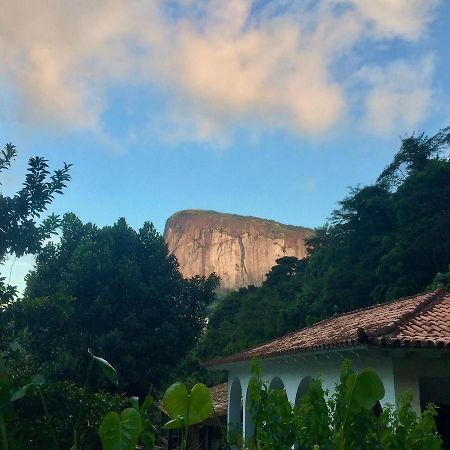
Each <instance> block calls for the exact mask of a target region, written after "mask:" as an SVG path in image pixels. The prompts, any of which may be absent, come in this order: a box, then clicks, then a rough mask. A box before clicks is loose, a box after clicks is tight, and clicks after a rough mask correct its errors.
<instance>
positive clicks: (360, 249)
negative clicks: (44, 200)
mask: <svg viewBox="0 0 450 450" xmlns="http://www.w3.org/2000/svg"><path fill="white" fill-rule="evenodd" d="M449 147H450V128H446V129H444V130H442V131H440V132H439V133H438V134H436V135H435V136H432V137H427V136H425V135H423V134H421V135H418V136H416V135H413V136H410V137H407V138H405V139H403V140H402V145H401V148H400V150H399V152H398V153H397V154H396V155H395V157H394V160H393V162H392V163H391V164H389V165H388V167H387V168H386V169H385V170H384V171H383V172H382V173H381V174H380V176H379V178H378V180H377V181H376V183H374V184H373V185H369V186H365V187H358V188H355V189H352V190H351V192H350V194H349V195H348V197H346V198H345V199H344V200H342V201H341V202H340V206H339V208H338V209H337V210H336V211H334V212H333V213H332V215H331V217H330V222H329V223H328V224H326V225H325V226H324V227H322V228H319V229H317V230H316V234H315V236H314V237H312V238H310V239H309V240H307V244H308V250H309V254H308V257H307V258H305V259H304V260H301V261H298V260H296V259H295V258H291V257H288V258H281V259H279V260H278V261H277V265H276V266H275V267H273V268H272V270H271V271H270V272H269V274H268V276H267V280H266V281H265V283H264V284H263V286H261V287H256V288H255V287H252V286H250V287H248V288H246V289H241V290H239V292H233V293H230V294H229V295H228V296H227V297H225V299H224V300H223V301H221V302H220V303H219V304H218V305H217V307H216V308H215V310H214V313H213V314H212V316H211V318H210V321H209V326H208V330H207V333H206V336H204V337H203V338H202V339H201V341H200V343H199V345H198V348H197V350H196V355H198V357H199V358H200V359H201V360H208V359H211V358H215V357H217V356H221V355H226V354H232V353H234V352H237V351H240V350H242V349H245V348H249V347H252V346H254V345H257V344H259V343H262V342H264V341H267V340H270V339H272V338H274V337H277V336H280V335H282V334H284V333H288V332H290V331H293V330H297V329H299V328H301V327H303V326H305V325H309V324H312V323H315V322H317V321H318V320H321V319H323V318H326V317H330V316H332V315H333V314H336V313H343V312H346V311H349V310H353V309H357V308H362V307H366V306H369V305H371V304H375V303H379V302H383V301H387V300H392V299H395V298H400V297H402V296H406V295H412V294H416V293H418V292H421V291H424V290H426V289H427V287H428V286H429V285H430V283H431V282H432V281H433V279H434V277H435V275H436V274H437V273H438V272H442V273H445V272H447V271H448V267H449V263H450V233H449V232H448V230H449V229H450V160H449V158H448V150H449ZM198 371H199V373H201V370H200V369H198ZM203 376H204V374H203Z"/></svg>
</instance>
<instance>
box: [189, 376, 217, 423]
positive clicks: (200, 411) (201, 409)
mask: <svg viewBox="0 0 450 450" xmlns="http://www.w3.org/2000/svg"><path fill="white" fill-rule="evenodd" d="M189 400H190V404H189V417H188V425H194V424H196V423H200V422H203V421H204V420H205V419H207V418H208V417H209V416H210V415H211V414H212V412H213V405H212V399H211V394H210V392H209V389H208V388H207V387H206V386H205V385H204V384H201V383H198V384H196V385H195V386H194V387H193V388H192V390H191V395H190V398H189Z"/></svg>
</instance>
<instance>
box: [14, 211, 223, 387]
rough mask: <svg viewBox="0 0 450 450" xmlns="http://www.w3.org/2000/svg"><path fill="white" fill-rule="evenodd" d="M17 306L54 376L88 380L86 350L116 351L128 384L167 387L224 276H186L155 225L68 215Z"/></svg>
mask: <svg viewBox="0 0 450 450" xmlns="http://www.w3.org/2000/svg"><path fill="white" fill-rule="evenodd" d="M61 228H62V236H61V240H60V242H59V243H57V244H54V243H49V244H47V245H46V246H45V247H44V248H43V250H42V251H41V252H40V253H39V255H38V256H37V262H36V267H35V269H34V270H33V271H32V272H30V274H29V275H28V276H27V287H26V291H25V295H24V299H23V300H22V301H21V302H19V303H17V305H16V307H15V310H14V317H15V320H14V322H15V324H16V327H17V328H18V329H19V330H22V332H23V336H24V339H23V340H24V345H26V346H27V348H28V349H29V350H30V352H31V354H33V355H34V356H35V358H36V359H37V362H38V364H39V365H40V366H41V367H42V368H43V369H44V370H45V372H46V373H47V374H49V375H50V376H51V377H53V378H55V379H72V380H76V381H81V380H80V376H81V375H80V374H84V370H83V368H84V366H85V361H86V350H87V349H88V348H92V350H93V351H94V352H95V353H96V354H100V355H102V356H103V357H105V358H106V359H108V360H109V361H110V362H111V363H113V364H114V366H115V367H116V368H117V369H118V372H119V373H120V374H121V388H122V389H126V390H127V391H130V392H135V393H136V392H140V393H144V392H146V391H147V389H148V388H149V385H153V386H154V387H156V388H160V387H162V386H163V385H164V383H165V380H166V379H167V376H168V374H169V373H170V371H171V369H172V367H173V365H174V364H175V363H176V361H177V360H178V359H180V358H181V357H182V356H184V355H185V353H186V352H187V351H188V350H190V348H191V347H192V346H193V345H194V343H195V341H196V340H197V339H198V337H199V336H200V334H201V333H202V331H203V328H204V327H205V318H206V310H207V306H208V305H209V304H210V303H211V302H212V300H213V299H214V289H215V288H216V286H217V283H218V280H217V277H215V276H214V275H212V276H210V277H209V278H203V277H194V278H191V279H183V278H182V276H181V275H180V273H179V271H178V266H177V262H176V260H175V258H174V257H173V256H172V255H171V254H169V252H168V249H167V246H166V244H165V242H164V239H163V237H162V236H161V235H160V234H159V233H158V232H157V231H156V230H155V228H154V227H153V225H152V224H151V223H145V224H144V225H143V227H142V228H141V229H140V230H139V231H135V230H133V229H132V228H131V227H130V226H129V225H128V224H127V223H126V221H125V219H119V220H118V221H117V223H115V224H114V225H113V226H107V227H103V228H98V227H96V226H95V225H93V224H90V223H86V224H84V223H82V222H81V221H80V220H79V219H78V218H77V217H76V216H75V215H74V214H66V215H65V216H64V218H63V220H62V224H61Z"/></svg>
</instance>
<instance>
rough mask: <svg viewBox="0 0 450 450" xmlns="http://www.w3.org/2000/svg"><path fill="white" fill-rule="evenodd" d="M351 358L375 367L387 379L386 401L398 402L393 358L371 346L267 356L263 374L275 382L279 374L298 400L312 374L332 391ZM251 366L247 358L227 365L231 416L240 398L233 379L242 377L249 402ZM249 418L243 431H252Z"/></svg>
mask: <svg viewBox="0 0 450 450" xmlns="http://www.w3.org/2000/svg"><path fill="white" fill-rule="evenodd" d="M347 358H348V359H351V360H352V362H353V367H354V369H355V370H362V369H364V368H366V367H371V368H373V369H375V370H376V371H377V373H378V374H379V376H380V377H381V379H382V380H383V383H384V387H385V396H384V398H383V400H382V402H381V403H382V405H383V404H391V405H395V404H396V391H395V383H394V366H393V359H392V357H391V356H390V355H389V354H388V353H386V352H377V351H370V350H368V349H367V348H358V349H355V348H354V349H352V350H351V351H347V350H343V351H339V352H337V351H333V352H322V353H314V354H312V353H309V354H308V353H305V354H297V355H289V356H285V357H278V358H271V359H264V360H261V361H259V364H260V365H261V367H262V370H263V378H264V379H265V380H267V381H268V382H271V381H272V380H273V379H274V378H276V377H279V378H280V379H281V381H282V382H283V384H284V388H285V390H286V394H287V397H288V399H289V401H290V402H291V403H295V399H296V396H297V390H298V387H299V384H300V383H301V381H302V380H303V379H304V378H305V377H308V376H312V377H316V376H320V377H321V378H322V381H323V386H324V389H326V390H328V391H329V392H330V394H331V393H332V392H333V391H334V388H335V385H336V384H337V383H338V381H339V374H340V366H341V364H342V361H343V360H344V359H347ZM250 366H251V362H250V361H243V362H239V363H233V364H229V365H227V367H226V369H227V370H228V374H229V376H228V380H229V388H228V389H229V403H228V404H229V418H230V414H231V415H232V416H233V415H234V417H235V416H236V412H233V411H231V410H232V409H233V408H236V398H234V399H233V398H230V391H231V388H232V382H233V380H239V383H240V386H241V389H242V404H243V405H245V404H246V398H247V387H248V382H249V380H250V377H251V374H250ZM235 383H236V381H235ZM239 403H240V402H239ZM230 411H231V412H230ZM249 420H250V417H249V415H248V414H247V415H246V414H243V423H242V428H243V431H244V430H246V432H244V435H246V434H248V432H249V430H250V429H251V427H250V426H249V423H248V422H249Z"/></svg>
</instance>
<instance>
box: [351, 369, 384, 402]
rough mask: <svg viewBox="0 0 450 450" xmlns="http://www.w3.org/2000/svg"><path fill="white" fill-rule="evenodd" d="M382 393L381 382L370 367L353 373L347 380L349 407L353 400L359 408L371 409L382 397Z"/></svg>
mask: <svg viewBox="0 0 450 450" xmlns="http://www.w3.org/2000/svg"><path fill="white" fill-rule="evenodd" d="M384 394H385V392H384V386H383V382H382V381H381V378H380V377H379V376H378V375H377V373H376V372H375V371H374V370H372V369H364V370H363V371H361V372H359V373H353V374H351V375H350V376H349V378H348V380H347V397H348V402H349V407H350V408H351V407H352V402H354V403H355V404H356V405H358V406H359V407H361V408H364V409H372V408H373V407H374V406H375V404H376V403H377V402H378V401H379V400H381V399H382V398H383V397H384Z"/></svg>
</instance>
